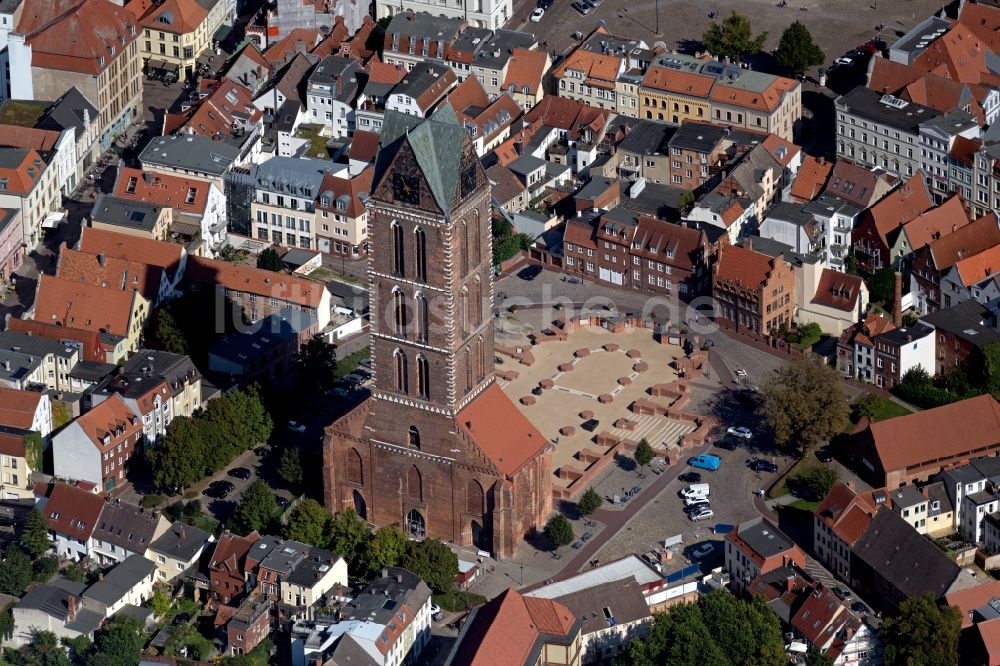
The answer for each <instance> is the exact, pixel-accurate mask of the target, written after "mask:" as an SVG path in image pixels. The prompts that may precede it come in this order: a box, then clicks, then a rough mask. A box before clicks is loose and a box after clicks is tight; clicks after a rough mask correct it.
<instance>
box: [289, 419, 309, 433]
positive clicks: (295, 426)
mask: <svg viewBox="0 0 1000 666" xmlns="http://www.w3.org/2000/svg"><path fill="white" fill-rule="evenodd" d="M288 429H289V430H291V431H292V432H305V431H306V426H305V425H304V424H302V423H299V422H298V421H291V420H290V421H289V422H288Z"/></svg>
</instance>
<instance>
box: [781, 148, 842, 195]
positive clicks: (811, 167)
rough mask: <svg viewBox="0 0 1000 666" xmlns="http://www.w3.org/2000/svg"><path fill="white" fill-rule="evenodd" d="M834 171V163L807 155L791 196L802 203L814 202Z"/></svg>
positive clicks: (793, 185)
mask: <svg viewBox="0 0 1000 666" xmlns="http://www.w3.org/2000/svg"><path fill="white" fill-rule="evenodd" d="M831 171H833V163H832V162H827V161H826V160H824V159H822V158H816V157H812V156H811V155H806V156H805V158H804V159H803V160H802V166H801V167H800V168H799V173H798V175H797V176H795V182H794V183H792V189H791V192H790V194H791V195H792V196H793V197H795V198H796V199H800V200H802V201H812V200H813V199H815V198H816V197H818V196H819V194H820V192H822V191H823V188H824V187H826V180H827V178H829V176H830V172H831Z"/></svg>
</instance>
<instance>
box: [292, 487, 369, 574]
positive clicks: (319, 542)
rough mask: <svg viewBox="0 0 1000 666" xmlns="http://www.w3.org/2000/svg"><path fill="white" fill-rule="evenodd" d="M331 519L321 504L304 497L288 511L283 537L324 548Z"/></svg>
mask: <svg viewBox="0 0 1000 666" xmlns="http://www.w3.org/2000/svg"><path fill="white" fill-rule="evenodd" d="M355 515H356V514H355ZM331 519H332V517H331V516H330V514H329V512H328V511H327V510H326V509H324V508H323V505H322V504H320V503H319V502H317V501H316V500H314V499H308V498H307V499H304V500H302V501H301V502H299V503H298V504H296V505H295V506H294V507H292V510H291V511H289V512H288V522H287V523H286V524H285V538H286V539H294V540H295V541H301V542H302V543H307V544H309V545H311V546H317V547H319V548H325V547H326V546H327V545H329V544H330V522H331ZM338 552H339V551H338ZM340 554H341V555H344V559H345V560H348V561H350V560H349V559H348V556H347V555H345V554H344V553H340Z"/></svg>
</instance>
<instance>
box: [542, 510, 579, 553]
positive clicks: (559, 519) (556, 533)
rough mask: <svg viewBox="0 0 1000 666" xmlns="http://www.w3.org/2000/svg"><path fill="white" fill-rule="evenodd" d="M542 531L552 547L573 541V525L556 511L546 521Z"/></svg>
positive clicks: (555, 547)
mask: <svg viewBox="0 0 1000 666" xmlns="http://www.w3.org/2000/svg"><path fill="white" fill-rule="evenodd" d="M544 532H545V538H546V539H548V540H549V543H551V544H552V548H553V549H559V548H562V547H563V546H568V545H569V544H570V542H572V541H573V525H572V524H570V522H569V520H568V519H567V518H566V516H564V515H562V514H561V513H557V514H556V515H554V516H552V517H551V518H549V519H548V521H546V523H545V527H544Z"/></svg>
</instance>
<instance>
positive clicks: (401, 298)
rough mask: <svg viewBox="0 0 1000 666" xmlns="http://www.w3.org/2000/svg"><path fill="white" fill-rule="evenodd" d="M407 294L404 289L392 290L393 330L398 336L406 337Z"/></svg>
mask: <svg viewBox="0 0 1000 666" xmlns="http://www.w3.org/2000/svg"><path fill="white" fill-rule="evenodd" d="M406 318H407V313H406V295H405V294H404V293H403V292H402V290H400V289H398V288H396V289H393V290H392V322H393V328H392V331H393V333H395V334H396V335H398V336H401V337H406Z"/></svg>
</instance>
